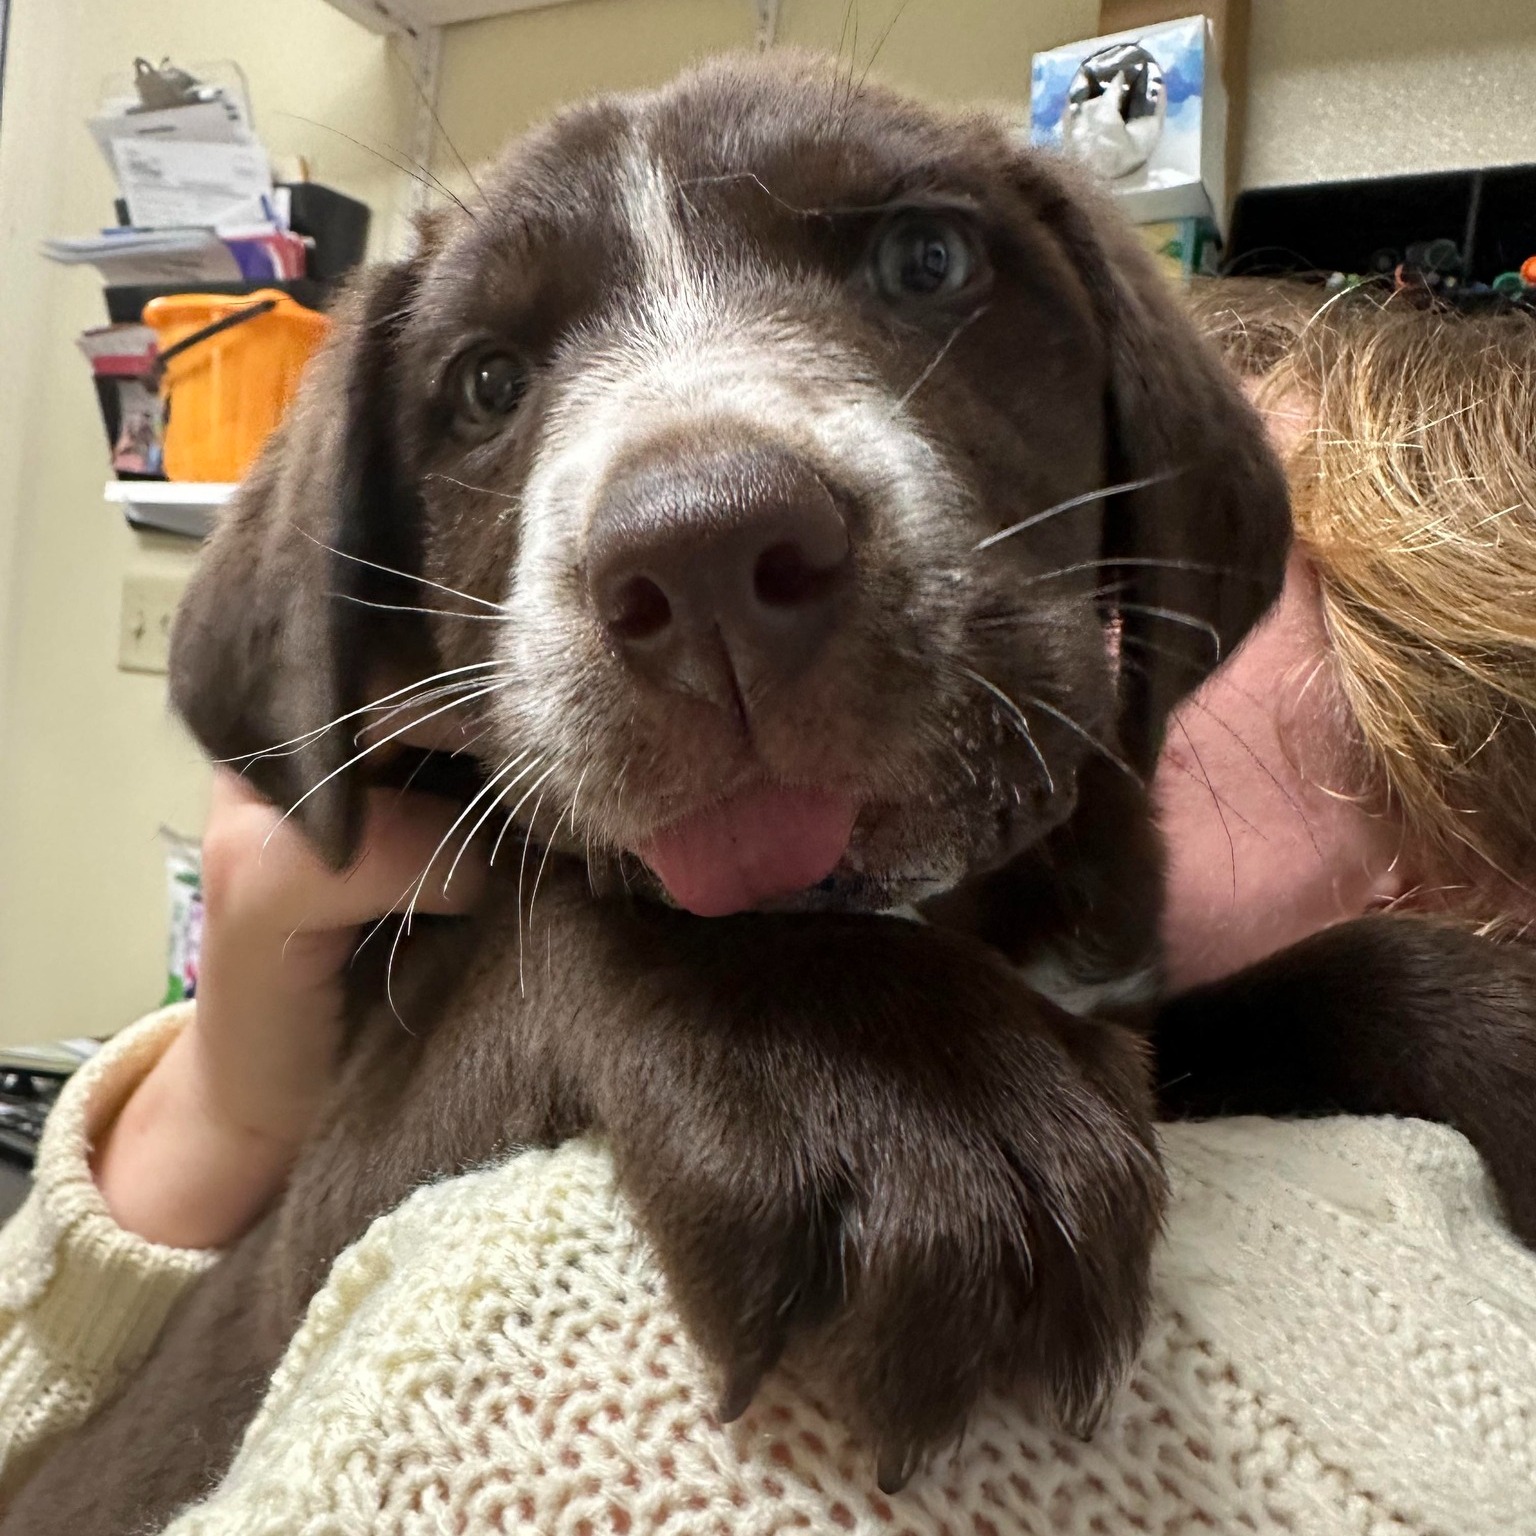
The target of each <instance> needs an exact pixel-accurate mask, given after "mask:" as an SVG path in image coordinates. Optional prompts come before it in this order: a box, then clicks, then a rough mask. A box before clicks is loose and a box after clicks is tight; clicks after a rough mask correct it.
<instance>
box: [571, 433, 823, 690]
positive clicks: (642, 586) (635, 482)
mask: <svg viewBox="0 0 1536 1536" xmlns="http://www.w3.org/2000/svg"><path fill="white" fill-rule="evenodd" d="M853 568H854V561H853V545H852V540H851V538H850V534H849V525H848V519H847V517H846V516H845V513H844V509H843V507H842V506H841V505H840V504H839V501H838V499H837V498H836V497H835V496H834V495H833V493H832V492H831V490H830V489H829V488H828V487H827V485H826V484H825V482H824V481H823V480H822V479H821V478H820V477H819V476H818V475H817V474H816V473H815V472H814V471H813V470H812V469H811V467H810V466H809V465H808V464H806V463H805V461H804V460H803V459H801V458H799V457H798V456H796V455H795V454H794V453H792V452H790V451H789V450H788V449H785V448H781V447H778V446H776V445H771V444H764V443H747V444H736V445H725V446H719V445H717V446H714V447H709V448H704V447H700V448H698V449H691V448H690V449H689V450H688V451H684V452H678V451H677V449H676V448H675V446H672V445H669V446H668V447H667V449H666V450H665V451H663V452H658V451H655V450H653V451H652V452H650V453H649V454H647V455H646V456H645V457H644V458H642V459H640V460H639V461H638V462H633V463H631V464H630V465H629V466H628V467H627V468H625V469H623V470H622V471H621V472H620V473H619V474H617V475H616V476H615V477H614V478H613V479H612V480H610V482H609V484H608V486H607V489H606V492H605V494H604V496H603V498H602V500H601V502H600V504H599V506H598V509H597V512H596V515H595V517H594V519H593V522H592V525H591V528H590V531H589V534H588V546H587V561H586V572H587V587H588V594H589V597H590V600H591V602H592V604H593V606H594V608H595V610H596V613H597V615H598V618H599V620H600V621H601V623H602V624H603V627H604V629H605V631H606V632H607V634H608V636H609V639H610V643H611V644H612V646H613V649H614V651H615V653H616V654H617V655H618V656H619V657H620V658H621V659H622V660H623V662H624V663H625V664H626V665H627V666H628V667H630V668H631V669H632V670H633V671H634V672H635V673H636V674H637V675H638V676H639V677H640V678H641V679H643V680H644V681H645V682H647V683H649V684H650V685H652V686H654V687H657V688H661V689H664V690H667V691H669V692H672V693H680V694H687V695H690V696H693V697H696V698H701V699H705V700H708V701H709V702H711V703H714V704H717V705H719V706H720V707H722V708H725V709H741V708H743V707H744V706H745V705H746V704H748V703H749V702H750V701H751V700H752V698H753V697H754V696H755V695H757V694H758V693H760V692H761V691H763V690H765V689H766V688H768V687H771V686H772V685H774V684H778V683H784V682H789V681H792V680H793V679H794V678H796V677H797V676H799V675H800V674H801V673H803V672H804V671H805V670H806V669H807V668H808V667H809V666H810V665H811V663H812V662H813V661H814V660H815V659H816V657H817V655H818V654H819V653H820V652H821V651H822V650H823V648H824V647H825V645H826V643H827V640H828V638H829V636H830V635H831V634H832V633H833V632H834V630H835V629H836V627H837V625H838V622H839V618H840V615H841V614H842V612H843V611H844V608H845V606H846V599H847V597H848V593H849V589H850V587H851V585H852V580H853Z"/></svg>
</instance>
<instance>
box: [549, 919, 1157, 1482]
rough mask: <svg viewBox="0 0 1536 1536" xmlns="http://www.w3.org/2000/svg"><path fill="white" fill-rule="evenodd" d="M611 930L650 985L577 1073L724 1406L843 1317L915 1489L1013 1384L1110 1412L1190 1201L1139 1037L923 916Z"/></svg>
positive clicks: (849, 1403)
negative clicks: (1156, 1115)
mask: <svg viewBox="0 0 1536 1536" xmlns="http://www.w3.org/2000/svg"><path fill="white" fill-rule="evenodd" d="M607 931H608V933H609V936H610V937H609V943H610V945H612V946H616V949H615V952H614V953H612V954H611V955H610V957H609V958H610V960H611V961H612V962H613V963H612V965H611V968H610V969H609V974H610V975H615V976H622V977H625V978H630V979H631V980H630V982H629V985H628V986H627V988H626V989H625V990H624V993H623V1001H622V1004H621V1005H620V1009H619V1011H618V1012H617V1013H616V1015H615V1016H614V1017H613V1018H612V1019H611V1021H609V1027H607V1028H604V1029H600V1030H582V1031H580V1032H578V1033H577V1035H575V1036H568V1037H567V1040H568V1041H574V1040H579V1041H581V1042H582V1043H583V1044H582V1049H581V1052H580V1054H581V1058H582V1059H580V1060H579V1061H572V1062H571V1063H570V1064H569V1067H570V1070H572V1071H573V1072H574V1073H576V1074H578V1075H579V1079H580V1080H581V1081H582V1082H583V1083H584V1085H585V1087H586V1089H587V1091H588V1092H589V1093H590V1094H591V1100H590V1102H591V1103H592V1106H593V1109H594V1111H595V1113H596V1115H597V1118H598V1119H599V1120H600V1121H601V1123H602V1125H603V1127H604V1129H605V1130H606V1131H607V1132H608V1133H609V1135H610V1137H611V1138H612V1142H613V1146H614V1151H615V1155H616V1159H617V1163H618V1170H619V1176H620V1179H621V1181H622V1183H623V1185H624V1187H625V1189H626V1191H627V1192H628V1194H629V1195H630V1197H631V1198H632V1200H633V1201H634V1202H635V1205H636V1207H637V1209H638V1212H639V1215H640V1219H641V1221H642V1224H643V1225H644V1227H645V1228H646V1229H647V1231H648V1233H649V1235H650V1237H651V1239H652V1241H653V1242H654V1243H655V1245H656V1248H657V1250H658V1253H659V1256H660V1259H661V1262H662V1265H663V1267H664V1269H665V1271H666V1273H667V1275H668V1277H669V1279H670V1282H671V1285H672V1288H673V1291H674V1295H675V1299H676V1302H677V1304H678V1306H679V1308H680V1310H681V1312H682V1315H683V1318H684V1320H685V1322H686V1323H687V1324H688V1326H689V1327H690V1330H691V1331H692V1333H693V1335H694V1337H695V1338H696V1340H697V1341H698V1342H699V1343H700V1344H701V1345H702V1346H703V1348H704V1349H705V1351H706V1352H707V1353H708V1354H709V1355H711V1356H712V1357H713V1358H714V1359H715V1360H716V1361H718V1362H719V1363H720V1365H721V1367H722V1370H723V1379H724V1394H723V1398H722V1414H723V1416H724V1417H726V1418H730V1417H732V1416H734V1415H735V1414H737V1413H739V1412H741V1411H742V1410H743V1409H744V1408H745V1407H746V1405H747V1403H748V1402H749V1401H750V1399H751V1397H752V1395H753V1393H754V1391H755V1389H756V1387H757V1384H758V1382H759V1381H760V1380H761V1378H762V1376H763V1374H764V1373H765V1372H766V1371H767V1370H768V1369H769V1368H770V1367H771V1366H772V1365H773V1364H774V1362H775V1360H776V1359H777V1357H778V1356H779V1354H780V1351H781V1350H782V1349H783V1348H784V1346H785V1344H786V1343H787V1342H788V1340H789V1338H790V1337H791V1336H792V1335H795V1334H798V1333H803V1332H805V1331H808V1330H816V1331H817V1332H818V1335H819V1337H818V1348H817V1356H816V1359H817V1361H818V1376H819V1377H821V1378H823V1379H824V1384H825V1386H826V1387H827V1389H828V1390H829V1391H830V1392H831V1393H832V1394H833V1395H834V1398H835V1400H837V1401H838V1402H839V1406H840V1408H841V1409H842V1410H843V1411H844V1412H845V1413H846V1414H847V1415H848V1416H849V1418H850V1420H851V1422H852V1423H853V1424H854V1425H855V1426H856V1427H857V1428H858V1429H859V1430H860V1431H861V1432H862V1433H863V1434H864V1435H866V1436H867V1437H868V1438H869V1439H870V1440H871V1441H872V1442H873V1443H874V1444H875V1445H876V1446H877V1447H878V1454H879V1475H880V1482H881V1485H882V1487H885V1488H887V1489H891V1488H895V1487H897V1486H899V1485H900V1484H901V1483H902V1482H903V1481H904V1480H905V1479H906V1478H907V1477H908V1476H909V1475H910V1473H911V1471H912V1470H913V1468H914V1466H915V1465H916V1463H917V1461H918V1459H919V1458H920V1457H921V1456H922V1455H923V1453H924V1452H926V1451H928V1450H930V1449H932V1448H933V1447H935V1446H936V1445H938V1444H940V1443H941V1442H943V1441H945V1440H947V1439H949V1438H950V1437H952V1436H954V1435H955V1434H956V1433H957V1432H958V1431H959V1430H960V1429H961V1428H962V1426H963V1424H964V1422H965V1419H966V1416H967V1414H968V1412H969V1411H970V1410H971V1409H972V1407H973V1406H974V1404H975V1402H976V1400H977V1397H978V1395H979V1394H980V1393H981V1392H982V1391H983V1390H985V1389H987V1388H989V1387H997V1388H1000V1389H1002V1390H1006V1391H1010V1392H1020V1391H1022V1392H1023V1393H1025V1394H1026V1395H1028V1396H1030V1397H1031V1398H1033V1399H1034V1400H1035V1401H1036V1402H1037V1403H1038V1404H1039V1405H1040V1407H1041V1408H1043V1409H1044V1410H1045V1411H1047V1412H1048V1413H1050V1414H1052V1415H1053V1416H1055V1417H1057V1418H1058V1419H1060V1420H1062V1421H1063V1422H1065V1423H1066V1424H1068V1425H1070V1426H1072V1427H1074V1428H1076V1429H1078V1430H1080V1431H1086V1430H1087V1429H1088V1428H1090V1427H1091V1426H1092V1424H1093V1423H1094V1422H1095V1420H1096V1418H1097V1417H1098V1415H1099V1413H1100V1411H1101V1410H1102V1408H1103V1406H1104V1404H1105V1401H1106V1399H1107V1397H1108V1395H1109V1393H1110V1392H1111V1391H1112V1389H1113V1388H1114V1386H1115V1385H1116V1384H1117V1383H1118V1382H1119V1380H1120V1379H1121V1377H1122V1375H1123V1374H1124V1372H1125V1370H1126V1368H1127V1367H1128V1366H1129V1364H1130V1363H1131V1360H1132V1358H1133V1356H1134V1353H1135V1350H1136V1348H1137V1345H1138V1343H1139V1340H1140V1337H1141V1334H1142V1330H1143V1326H1144V1323H1145V1318H1146V1309H1147V1272H1148V1260H1149V1254H1150V1250H1151V1245H1152V1242H1153V1238H1154V1235H1155V1233H1156V1230H1157V1227H1158V1223H1159V1218H1160V1213H1161V1211H1162V1206H1163V1199H1164V1181H1163V1175H1162V1171H1161V1168H1160V1165H1159V1162H1158V1158H1157V1153H1156V1150H1155V1143H1154V1140H1153V1136H1152V1130H1151V1098H1150V1093H1149V1086H1148V1074H1147V1070H1146V1065H1145V1062H1144V1058H1143V1053H1142V1049H1141V1046H1140V1044H1139V1042H1138V1041H1137V1040H1135V1039H1134V1038H1133V1037H1132V1036H1131V1035H1130V1034H1129V1033H1127V1032H1124V1031H1121V1030H1119V1029H1117V1028H1115V1027H1113V1026H1108V1025H1100V1024H1095V1023H1088V1022H1084V1021H1082V1020H1079V1019H1076V1018H1073V1017H1071V1016H1070V1015H1068V1014H1065V1013H1063V1012H1062V1011H1061V1010H1059V1009H1058V1008H1056V1007H1055V1006H1054V1005H1053V1004H1051V1003H1049V1002H1047V1001H1046V1000H1044V999H1042V998H1040V997H1039V996H1037V995H1035V994H1033V993H1032V992H1030V991H1029V990H1028V989H1027V988H1026V987H1025V986H1024V984H1023V983H1022V981H1021V980H1020V979H1019V977H1018V975H1017V973H1016V972H1014V971H1013V970H1012V969H1011V968H1010V967H1009V966H1008V965H1007V964H1006V962H1005V961H1003V960H1002V959H1001V958H1000V957H999V956H997V955H996V954H995V953H994V952H993V951H991V950H989V949H987V948H985V947H984V946H982V945H980V944H979V943H977V942H975V941H974V940H971V939H968V938H965V937H962V936H959V935H956V934H952V933H944V932H941V931H938V930H935V929H931V928H923V927H919V926H917V925H914V924H910V923H906V922H902V921H900V920H897V919H887V918H872V917H853V916H849V917H837V916H827V915H819V916H816V917H814V918H798V917H791V916H746V917H740V918H726V919H717V920H713V921H707V922H706V921H700V920H698V919H693V918H687V917H682V916H679V915H676V914H672V913H668V912H661V911H650V912H647V911H643V910H633V909H632V910H631V911H630V912H629V914H628V915H627V917H626V919H625V921H623V922H622V923H615V924H611V925H608V929H607Z"/></svg>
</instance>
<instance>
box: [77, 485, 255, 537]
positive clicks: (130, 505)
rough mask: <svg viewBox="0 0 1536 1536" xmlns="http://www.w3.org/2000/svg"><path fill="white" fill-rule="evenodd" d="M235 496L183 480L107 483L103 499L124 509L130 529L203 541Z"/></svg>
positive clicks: (231, 489)
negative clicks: (222, 510) (222, 509)
mask: <svg viewBox="0 0 1536 1536" xmlns="http://www.w3.org/2000/svg"><path fill="white" fill-rule="evenodd" d="M234 493H235V488H234V486H233V485H216V484H212V483H208V484H201V483H193V482H191V481H185V480H181V481H178V480H108V481H107V489H106V499H107V500H108V501H109V502H110V503H112V504H113V505H114V506H119V507H121V508H122V509H123V516H124V517H125V518H127V519H128V526H129V527H130V528H139V529H147V530H150V531H151V532H154V533H175V534H180V535H181V537H182V538H186V539H205V538H207V537H208V535H209V534H210V533H212V532H213V525H214V524H215V523H216V522H217V521H218V516H219V510H220V508H221V507H223V505H224V503H225V502H227V501H228V500H229V498H230V497H231V496H233V495H234Z"/></svg>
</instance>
